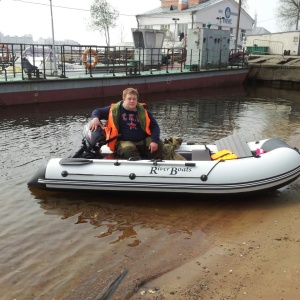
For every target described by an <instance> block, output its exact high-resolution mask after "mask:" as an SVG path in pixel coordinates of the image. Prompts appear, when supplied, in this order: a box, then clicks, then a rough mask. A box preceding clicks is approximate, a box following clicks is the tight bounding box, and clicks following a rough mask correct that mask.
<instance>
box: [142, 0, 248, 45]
mask: <svg viewBox="0 0 300 300" xmlns="http://www.w3.org/2000/svg"><path fill="white" fill-rule="evenodd" d="M160 1H161V6H160V7H158V8H156V9H153V10H151V11H149V12H147V13H144V14H141V15H137V16H136V19H137V23H138V28H139V29H158V30H164V31H165V32H166V39H168V38H169V39H171V40H173V41H178V40H179V37H180V34H181V33H182V32H183V33H184V34H185V35H187V33H188V29H192V28H203V27H208V28H211V29H223V30H229V31H230V34H231V38H232V40H235V39H236V37H237V45H238V46H239V47H242V46H243V38H244V37H245V36H246V35H249V34H251V32H252V26H253V23H254V19H252V18H251V17H250V15H249V14H248V13H247V12H246V11H245V10H243V9H241V11H240V18H238V16H239V13H238V12H239V6H238V3H237V2H235V1H234V0H160ZM238 19H239V22H238ZM237 28H238V30H237Z"/></svg>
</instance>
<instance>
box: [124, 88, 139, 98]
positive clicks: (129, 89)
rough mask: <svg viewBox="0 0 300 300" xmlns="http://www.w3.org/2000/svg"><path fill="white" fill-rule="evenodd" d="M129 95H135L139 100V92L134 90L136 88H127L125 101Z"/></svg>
mask: <svg viewBox="0 0 300 300" xmlns="http://www.w3.org/2000/svg"><path fill="white" fill-rule="evenodd" d="M128 94H133V95H136V97H137V98H139V92H138V91H137V90H136V89H134V88H127V89H125V90H124V91H123V100H124V99H125V98H126V96H127V95H128Z"/></svg>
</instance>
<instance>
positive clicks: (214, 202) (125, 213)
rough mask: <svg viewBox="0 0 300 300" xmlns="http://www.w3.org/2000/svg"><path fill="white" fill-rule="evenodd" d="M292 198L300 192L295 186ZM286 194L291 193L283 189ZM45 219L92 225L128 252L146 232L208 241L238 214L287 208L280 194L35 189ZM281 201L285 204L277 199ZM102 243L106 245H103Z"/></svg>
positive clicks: (98, 234)
mask: <svg viewBox="0 0 300 300" xmlns="http://www.w3.org/2000/svg"><path fill="white" fill-rule="evenodd" d="M293 185H294V186H293V187H289V189H292V192H297V189H299V187H298V188H297V183H295V184H293ZM285 189H287V188H285ZM30 190H31V193H32V195H33V196H34V197H35V199H37V201H38V203H39V205H40V207H41V208H42V209H43V210H44V211H45V214H46V215H56V216H58V217H60V218H61V219H62V220H66V219H69V218H72V219H74V220H76V221H75V222H74V224H75V225H80V224H90V225H91V226H92V228H94V229H97V230H96V231H95V237H97V238H104V240H105V238H106V237H109V236H111V238H109V239H107V242H108V243H109V244H115V243H118V242H119V241H121V240H124V239H127V246H131V247H134V246H137V245H139V244H140V243H141V240H140V239H139V238H138V236H139V231H140V230H142V229H147V230H154V231H159V230H161V229H163V230H164V232H165V233H166V234H175V233H180V234H185V235H186V237H187V238H188V237H191V235H192V234H193V233H195V232H202V234H204V235H209V234H210V233H211V232H213V231H214V230H215V229H219V226H220V224H222V226H226V225H225V224H227V225H228V224H230V223H231V222H232V220H233V218H234V216H235V215H236V214H237V212H238V211H239V210H241V211H244V210H245V209H246V210H256V209H261V208H266V207H273V208H274V207H275V206H278V205H286V203H285V204H284V202H282V198H281V196H282V194H281V193H282V191H283V189H282V190H281V191H280V190H278V191H273V192H269V193H265V194H262V195H255V196H253V195H250V196H247V195H245V196H243V201H241V196H240V195H238V196H233V195H230V196H225V195H219V196H210V195H201V196H199V195H181V194H176V195H169V194H161V193H160V194H154V195H153V194H147V193H141V194H137V193H130V192H128V193H119V192H118V193H117V192H115V193H113V192H97V193H94V192H88V193H86V192H84V193H66V192H62V193H58V192H46V191H40V190H37V189H35V188H31V189H30ZM280 198H281V201H279V199H280ZM103 242H104V241H103Z"/></svg>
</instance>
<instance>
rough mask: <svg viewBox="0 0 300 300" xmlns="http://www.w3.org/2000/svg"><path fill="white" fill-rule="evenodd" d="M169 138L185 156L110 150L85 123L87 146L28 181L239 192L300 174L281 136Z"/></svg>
mask: <svg viewBox="0 0 300 300" xmlns="http://www.w3.org/2000/svg"><path fill="white" fill-rule="evenodd" d="M96 135H97V136H96ZM174 139H175V138H174ZM169 141H171V142H170V144H169V145H167V146H169V149H170V148H172V147H173V151H174V152H173V154H175V155H173V157H175V159H176V155H177V156H179V157H180V159H179V160H174V159H159V160H149V159H147V158H138V159H137V158H129V159H124V158H120V157H116V156H115V154H114V153H111V152H110V150H109V148H108V147H107V146H106V143H107V142H108V141H105V137H104V134H103V133H102V132H101V130H100V129H99V131H95V132H91V131H89V127H88V125H85V129H84V131H83V140H82V146H81V148H80V149H79V150H78V151H77V152H76V153H75V154H74V155H72V156H70V157H68V158H52V159H50V161H49V162H48V163H46V165H44V166H41V167H40V169H39V170H37V172H36V173H35V174H34V175H33V177H32V178H31V180H30V181H29V182H28V186H30V187H37V188H40V189H45V190H75V191H78V190H94V191H97V190H98V191H104V190H105V191H120V192H122V191H134V192H162V193H197V194H239V193H253V192H263V191H267V190H274V189H278V188H281V187H283V186H286V185H288V184H289V183H291V182H293V181H295V180H296V179H297V178H298V177H299V176H300V154H299V150H298V149H297V148H293V147H291V146H289V145H288V144H286V143H285V142H284V141H282V140H280V139H277V138H270V139H264V140H258V141H250V142H247V141H246V140H245V139H244V138H243V136H242V135H239V134H235V135H232V136H228V137H225V138H222V139H220V140H218V141H216V142H215V143H212V144H211V145H197V144H192V143H181V144H180V145H177V146H174V145H175V143H173V144H172V139H170V140H169ZM173 142H174V141H173Z"/></svg>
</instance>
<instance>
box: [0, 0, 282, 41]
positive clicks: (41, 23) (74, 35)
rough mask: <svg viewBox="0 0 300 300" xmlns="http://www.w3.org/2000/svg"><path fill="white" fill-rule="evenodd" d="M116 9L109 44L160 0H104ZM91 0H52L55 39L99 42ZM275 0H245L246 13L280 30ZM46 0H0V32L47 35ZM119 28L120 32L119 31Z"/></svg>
mask: <svg viewBox="0 0 300 300" xmlns="http://www.w3.org/2000/svg"><path fill="white" fill-rule="evenodd" d="M108 2H109V3H110V4H111V5H112V6H113V7H115V8H116V9H117V10H118V11H119V13H120V16H119V19H118V21H117V27H116V28H115V29H113V30H112V31H111V45H114V44H116V43H120V42H121V37H123V41H125V42H132V35H131V28H136V27H137V23H136V19H135V15H137V14H141V13H144V12H147V11H149V10H151V9H153V8H157V7H159V6H160V4H161V2H160V0H108ZM92 3H93V0H52V13H53V14H52V16H53V24H54V37H55V40H67V39H70V40H75V41H77V42H79V43H80V44H82V45H103V44H105V39H104V37H103V36H101V35H100V33H99V32H96V31H94V32H93V31H90V30H88V28H87V24H88V20H89V19H90V12H89V8H90V6H91V4H92ZM277 5H278V0H263V1H262V0H248V13H249V14H250V16H251V17H252V18H254V16H255V12H256V13H257V20H258V24H257V26H259V27H265V28H266V29H267V30H269V31H271V32H278V31H281V30H280V28H278V26H277V25H276V20H275V10H276V6H277ZM51 24H52V22H51V10H50V0H0V31H1V32H2V33H3V34H4V35H11V36H14V35H17V36H23V35H24V34H31V35H32V36H33V39H34V41H36V40H38V38H39V37H42V38H51V37H52V26H51ZM121 32H123V34H121Z"/></svg>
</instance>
